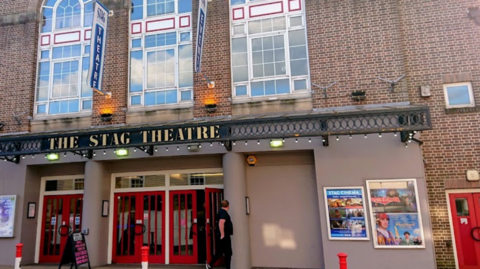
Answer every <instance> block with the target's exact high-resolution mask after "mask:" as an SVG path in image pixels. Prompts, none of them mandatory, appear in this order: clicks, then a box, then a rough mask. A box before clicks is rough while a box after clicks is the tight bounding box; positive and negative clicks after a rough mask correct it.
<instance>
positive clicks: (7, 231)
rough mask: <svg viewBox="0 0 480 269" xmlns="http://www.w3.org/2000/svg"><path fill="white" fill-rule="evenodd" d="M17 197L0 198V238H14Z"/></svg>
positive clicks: (5, 196) (6, 196)
mask: <svg viewBox="0 0 480 269" xmlns="http://www.w3.org/2000/svg"><path fill="white" fill-rule="evenodd" d="M16 200H17V196H16V195H2V196H0V238H1V237H13V229H14V227H15V202H16Z"/></svg>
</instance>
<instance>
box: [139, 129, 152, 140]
mask: <svg viewBox="0 0 480 269" xmlns="http://www.w3.org/2000/svg"><path fill="white" fill-rule="evenodd" d="M149 133H150V131H141V132H140V134H142V137H143V143H147V142H148V134H149Z"/></svg>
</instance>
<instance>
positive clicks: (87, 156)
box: [71, 150, 93, 159]
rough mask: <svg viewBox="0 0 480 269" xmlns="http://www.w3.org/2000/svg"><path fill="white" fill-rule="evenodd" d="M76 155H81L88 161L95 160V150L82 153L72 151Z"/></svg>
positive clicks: (81, 151)
mask: <svg viewBox="0 0 480 269" xmlns="http://www.w3.org/2000/svg"><path fill="white" fill-rule="evenodd" d="M71 152H72V153H73V154H75V155H80V156H81V157H82V158H83V157H86V158H88V159H92V158H93V150H80V151H71Z"/></svg>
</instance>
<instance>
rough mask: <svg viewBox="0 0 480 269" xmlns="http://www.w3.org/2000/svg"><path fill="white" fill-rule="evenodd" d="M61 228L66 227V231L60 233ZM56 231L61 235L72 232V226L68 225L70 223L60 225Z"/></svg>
mask: <svg viewBox="0 0 480 269" xmlns="http://www.w3.org/2000/svg"><path fill="white" fill-rule="evenodd" d="M63 228H68V229H67V232H66V233H62V229H63ZM58 233H59V234H60V235H61V236H67V235H69V234H71V233H72V227H70V225H61V226H60V227H58Z"/></svg>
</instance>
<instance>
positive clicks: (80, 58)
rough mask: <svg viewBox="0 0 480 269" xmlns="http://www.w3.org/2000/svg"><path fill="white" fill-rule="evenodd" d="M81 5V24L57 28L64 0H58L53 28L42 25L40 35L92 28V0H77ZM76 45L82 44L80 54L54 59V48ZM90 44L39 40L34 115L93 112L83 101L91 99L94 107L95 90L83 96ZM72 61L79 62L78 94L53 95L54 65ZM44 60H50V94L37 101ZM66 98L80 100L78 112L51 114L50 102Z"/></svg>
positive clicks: (48, 116) (41, 11) (50, 116)
mask: <svg viewBox="0 0 480 269" xmlns="http://www.w3.org/2000/svg"><path fill="white" fill-rule="evenodd" d="M77 1H78V2H79V4H80V6H81V11H80V26H75V27H66V28H56V14H57V8H58V6H59V5H60V2H62V0H57V1H56V2H55V4H54V5H53V7H52V10H53V13H52V29H51V31H49V32H42V26H40V27H39V36H42V34H43V35H45V34H48V33H50V34H54V33H62V32H69V31H71V30H72V29H76V30H78V31H80V33H83V32H85V30H88V29H91V28H92V27H91V26H88V27H85V26H84V25H85V5H86V4H90V3H91V2H92V1H90V0H77ZM44 7H45V5H44V4H42V6H41V7H40V13H41V14H43V9H44ZM74 45H80V55H79V56H73V57H69V58H60V59H53V49H54V48H58V47H65V46H74ZM88 45H90V41H89V40H83V41H77V42H71V43H64V44H56V45H55V44H54V43H53V41H52V42H51V44H50V45H48V46H42V45H41V38H39V40H38V44H37V51H38V53H37V72H36V76H35V96H34V98H35V99H34V112H33V115H34V116H35V118H61V117H65V116H71V115H85V116H86V115H90V114H91V113H92V109H91V108H90V109H83V102H84V101H91V102H92V107H93V91H92V95H91V96H88V97H82V86H83V80H82V72H83V58H85V57H89V54H90V53H89V51H88V52H86V51H85V47H86V46H88ZM43 51H48V53H49V57H48V58H46V59H42V52H43ZM70 61H77V62H78V78H77V79H78V81H77V86H78V89H77V94H76V96H70V97H55V98H54V97H53V86H54V85H53V80H54V72H53V70H54V66H55V63H62V62H70ZM44 62H49V63H50V67H49V69H50V70H49V78H48V83H49V86H48V96H47V100H44V101H37V98H38V87H39V75H40V68H39V67H40V64H41V63H44ZM66 100H78V102H79V105H78V111H76V112H67V113H55V114H50V104H51V103H52V102H56V101H66ZM41 105H45V113H41V114H39V113H38V107H39V106H41Z"/></svg>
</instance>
